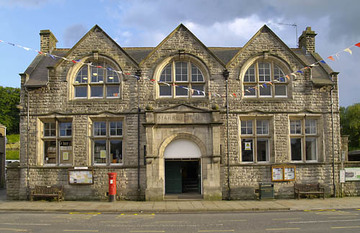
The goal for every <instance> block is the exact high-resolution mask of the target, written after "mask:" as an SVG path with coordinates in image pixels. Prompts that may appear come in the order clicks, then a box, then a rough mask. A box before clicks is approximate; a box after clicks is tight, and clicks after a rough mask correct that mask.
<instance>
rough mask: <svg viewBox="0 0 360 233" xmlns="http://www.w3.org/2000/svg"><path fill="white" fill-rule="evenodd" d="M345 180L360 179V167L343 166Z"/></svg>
mask: <svg viewBox="0 0 360 233" xmlns="http://www.w3.org/2000/svg"><path fill="white" fill-rule="evenodd" d="M345 181H360V167H347V168H345Z"/></svg>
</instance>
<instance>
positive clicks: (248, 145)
mask: <svg viewBox="0 0 360 233" xmlns="http://www.w3.org/2000/svg"><path fill="white" fill-rule="evenodd" d="M245 150H251V142H245Z"/></svg>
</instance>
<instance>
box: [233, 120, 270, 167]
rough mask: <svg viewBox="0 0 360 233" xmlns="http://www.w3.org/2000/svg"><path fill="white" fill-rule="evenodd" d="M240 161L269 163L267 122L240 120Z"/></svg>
mask: <svg viewBox="0 0 360 233" xmlns="http://www.w3.org/2000/svg"><path fill="white" fill-rule="evenodd" d="M240 124H241V130H240V132H241V161H242V162H269V153H270V142H269V141H270V134H269V120H267V119H251V120H241V123H240Z"/></svg>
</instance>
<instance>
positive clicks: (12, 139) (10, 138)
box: [6, 134, 20, 143]
mask: <svg viewBox="0 0 360 233" xmlns="http://www.w3.org/2000/svg"><path fill="white" fill-rule="evenodd" d="M6 138H7V140H8V141H7V143H15V142H18V141H20V134H9V135H6Z"/></svg>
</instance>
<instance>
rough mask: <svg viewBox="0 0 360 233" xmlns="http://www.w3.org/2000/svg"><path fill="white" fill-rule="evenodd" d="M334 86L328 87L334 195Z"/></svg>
mask: <svg viewBox="0 0 360 233" xmlns="http://www.w3.org/2000/svg"><path fill="white" fill-rule="evenodd" d="M334 89H335V87H334V86H332V87H331V89H330V99H331V104H330V105H331V131H332V172H333V189H334V191H333V195H334V197H336V181H335V135H334V109H333V106H334V100H333V91H334Z"/></svg>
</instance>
